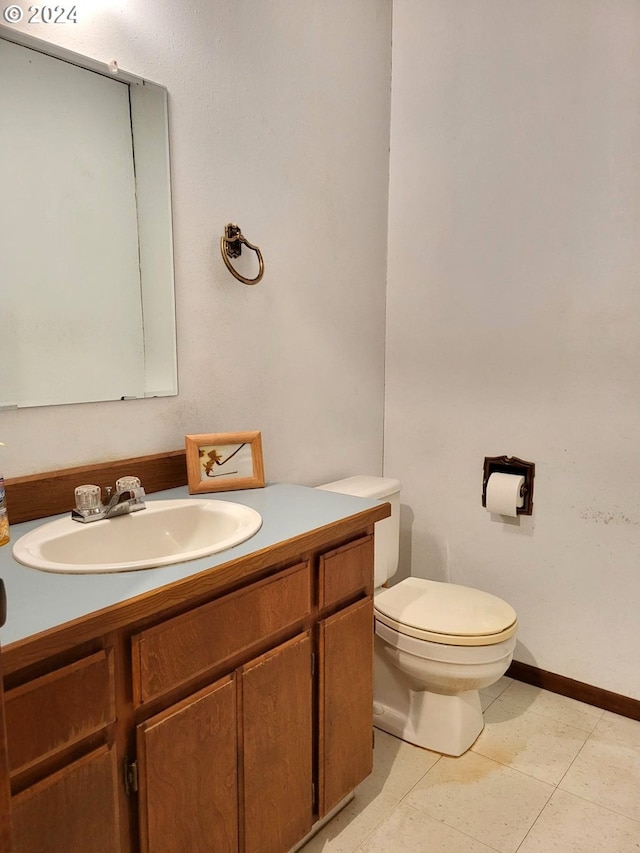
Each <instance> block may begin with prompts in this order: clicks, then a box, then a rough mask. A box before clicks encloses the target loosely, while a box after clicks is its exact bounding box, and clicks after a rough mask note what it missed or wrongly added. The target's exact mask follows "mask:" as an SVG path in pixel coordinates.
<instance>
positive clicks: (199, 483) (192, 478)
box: [184, 432, 265, 495]
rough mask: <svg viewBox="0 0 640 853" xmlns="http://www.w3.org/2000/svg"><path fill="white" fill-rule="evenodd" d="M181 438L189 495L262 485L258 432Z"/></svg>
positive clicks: (262, 469)
mask: <svg viewBox="0 0 640 853" xmlns="http://www.w3.org/2000/svg"><path fill="white" fill-rule="evenodd" d="M184 438H185V449H186V451H187V482H188V484H189V493H190V494H192V495H198V494H202V493H203V492H224V491H228V490H230V489H256V488H260V487H262V486H264V482H265V481H264V465H263V462H262V439H261V437H260V433H259V432H218V433H212V434H211V435H185V437H184Z"/></svg>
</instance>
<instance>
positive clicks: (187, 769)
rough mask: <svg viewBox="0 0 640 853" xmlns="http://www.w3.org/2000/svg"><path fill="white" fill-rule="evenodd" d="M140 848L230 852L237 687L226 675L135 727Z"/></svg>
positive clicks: (234, 840)
mask: <svg viewBox="0 0 640 853" xmlns="http://www.w3.org/2000/svg"><path fill="white" fill-rule="evenodd" d="M137 745H138V784H139V807H140V849H141V851H142V853H211V851H215V853H236V851H237V849H238V809H237V727H236V688H235V682H234V680H233V678H232V677H230V676H229V677H227V678H224V679H222V680H221V681H218V682H216V683H215V684H213V685H211V686H210V687H206V688H205V689H204V690H201V691H199V692H198V693H196V694H194V695H193V696H190V697H189V698H188V699H185V700H184V701H183V702H180V703H178V704H176V705H173V706H172V707H171V708H169V709H168V710H166V711H163V712H162V713H160V714H158V715H156V716H155V717H152V718H151V719H150V720H147V721H146V722H144V723H141V724H140V725H139V726H138V729H137Z"/></svg>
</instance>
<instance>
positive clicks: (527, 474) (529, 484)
mask: <svg viewBox="0 0 640 853" xmlns="http://www.w3.org/2000/svg"><path fill="white" fill-rule="evenodd" d="M497 471H500V472H502V473H503V474H517V475H518V476H520V477H524V483H523V484H522V488H521V489H520V494H521V495H522V497H523V504H522V506H521V507H518V509H517V510H516V511H517V513H518V515H531V514H532V513H533V478H534V476H535V473H536V466H535V463H534V462H525V460H524V459H518V457H517V456H485V458H484V477H483V480H482V506H484V507H486V505H487V483H488V482H489V477H490V476H491V475H492V474H494V473H495V472H497Z"/></svg>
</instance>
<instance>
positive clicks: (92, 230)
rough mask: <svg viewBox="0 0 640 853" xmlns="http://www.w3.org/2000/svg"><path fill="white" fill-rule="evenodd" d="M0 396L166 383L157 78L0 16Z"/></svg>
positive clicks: (163, 128) (165, 249) (43, 399)
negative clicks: (25, 30) (12, 26)
mask: <svg viewBox="0 0 640 853" xmlns="http://www.w3.org/2000/svg"><path fill="white" fill-rule="evenodd" d="M0 79H1V80H2V86H0V115H1V116H2V121H1V122H0V186H1V187H2V193H1V195H0V276H1V280H2V287H1V289H0V364H2V366H3V367H2V370H1V371H0V408H21V407H23V406H24V407H26V406H44V405H55V404H61V403H79V402H94V401H98V400H121V399H130V398H143V397H159V396H169V395H174V394H177V366H176V331H175V299H174V279H173V245H172V228H171V191H170V181H169V137H168V113H167V91H166V89H165V88H164V87H162V86H159V85H157V84H155V83H150V82H149V81H147V80H143V79H141V78H139V77H135V76H133V75H131V74H128V73H125V72H122V71H121V70H119V69H116V68H115V67H114V68H113V69H112V68H110V67H109V66H107V65H105V64H104V63H101V62H97V61H94V60H91V59H89V58H86V57H83V56H80V55H78V54H75V53H72V52H70V51H67V50H64V49H61V48H58V47H55V46H53V45H50V44H49V43H48V42H43V41H41V40H39V39H35V38H32V37H30V36H27V35H24V34H22V33H18V32H14V31H9V30H8V28H6V27H0Z"/></svg>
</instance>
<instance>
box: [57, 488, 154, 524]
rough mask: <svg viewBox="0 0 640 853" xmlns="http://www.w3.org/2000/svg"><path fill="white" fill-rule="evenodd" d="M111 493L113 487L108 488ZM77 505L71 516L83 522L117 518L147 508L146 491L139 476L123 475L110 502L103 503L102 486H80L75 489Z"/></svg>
mask: <svg viewBox="0 0 640 853" xmlns="http://www.w3.org/2000/svg"><path fill="white" fill-rule="evenodd" d="M108 493H109V494H110V493H111V489H109V490H108ZM75 496H76V506H75V509H73V510H71V518H72V519H73V520H74V521H79V522H81V523H82V524H87V523H88V522H90V521H100V520H102V519H104V518H115V517H116V516H117V515H128V514H129V513H132V512H138V510H141V509H146V504H145V502H144V498H145V491H144V489H143V488H142V486H141V485H140V480H139V479H138V478H137V477H121V478H120V479H119V480H118V481H117V482H116V488H115V492H114V493H113V494H112V495H111V496H110V498H109V501H108V503H107V504H106V505H105V504H103V503H102V491H101V489H100V486H94V485H89V484H87V485H84V486H78V487H77V489H76V491H75Z"/></svg>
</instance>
